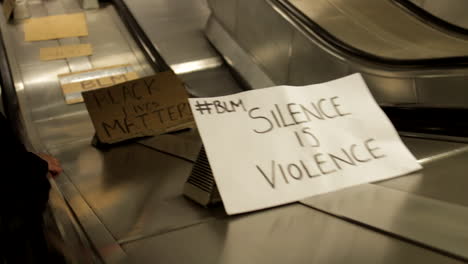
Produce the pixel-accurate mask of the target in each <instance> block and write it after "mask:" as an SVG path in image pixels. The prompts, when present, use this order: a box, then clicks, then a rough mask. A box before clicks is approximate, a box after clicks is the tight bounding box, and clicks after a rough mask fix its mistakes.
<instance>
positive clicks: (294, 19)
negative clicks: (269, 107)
mask: <svg viewBox="0 0 468 264" xmlns="http://www.w3.org/2000/svg"><path fill="white" fill-rule="evenodd" d="M413 2H418V1H413ZM79 3H80V1H77V0H49V1H31V2H30V10H31V12H32V16H33V17H39V16H46V15H56V14H65V13H75V12H85V14H86V17H87V22H88V28H89V36H88V37H77V38H69V39H62V40H51V41H46V42H29V43H28V42H24V40H23V32H22V27H23V22H22V21H21V20H16V21H14V22H13V23H6V22H5V19H4V18H3V17H0V28H1V31H2V37H3V42H2V43H3V45H4V46H5V47H4V49H3V50H4V52H5V54H6V56H4V58H7V60H4V61H2V63H3V64H2V65H1V70H2V71H1V73H2V84H1V85H2V91H3V93H2V96H3V97H4V98H5V96H6V98H7V100H6V102H8V104H7V105H5V109H6V112H7V114H8V115H9V116H10V117H13V120H18V121H21V122H16V123H15V124H14V125H15V127H17V129H18V131H19V133H21V134H22V135H24V137H25V139H27V142H29V144H28V145H29V148H30V149H33V150H35V151H42V152H49V153H51V154H53V155H54V156H56V157H57V158H59V159H60V160H61V161H62V164H63V167H64V171H65V172H64V175H62V176H61V177H59V178H57V179H56V182H53V183H54V186H55V187H54V188H53V191H54V193H53V195H51V197H52V198H51V206H50V207H51V208H52V209H51V210H52V212H53V215H54V216H55V217H56V221H57V222H58V225H60V226H61V228H60V229H61V233H62V236H63V237H64V239H63V240H64V242H65V244H67V245H68V247H69V248H71V249H72V250H71V251H72V252H79V253H78V254H75V255H77V256H78V257H76V256H75V259H76V258H77V259H79V260H76V261H77V263H93V262H94V263H100V262H103V263H155V262H161V263H286V262H287V263H296V262H307V263H310V262H314V261H315V262H316V263H324V262H327V263H332V262H333V263H349V262H351V263H353V262H356V263H358V262H359V263H376V262H377V261H379V262H380V263H395V262H402V261H408V259H410V260H411V261H415V262H416V261H420V262H425V263H441V262H444V263H462V262H464V261H467V260H468V252H466V251H465V250H463V248H462V249H460V247H462V246H463V245H467V244H466V243H467V241H468V237H467V236H466V234H468V232H466V233H463V232H464V231H465V229H466V227H465V226H464V225H463V224H462V223H464V222H466V220H468V207H467V206H468V196H467V195H466V194H465V192H464V191H463V188H460V187H457V186H466V183H467V180H466V177H464V172H465V171H466V169H467V167H466V163H465V162H463V160H464V159H466V158H467V157H468V148H467V145H466V143H467V142H468V139H467V138H468V121H466V118H464V117H466V113H467V110H466V109H467V108H468V100H466V98H468V96H466V95H467V93H468V92H467V89H466V83H467V80H468V45H466V44H468V35H464V34H463V32H460V31H457V30H453V29H451V28H450V27H445V26H444V25H441V24H440V23H438V22H437V21H432V20H431V21H432V22H434V23H426V22H424V21H428V18H427V17H423V18H421V16H420V15H421V14H419V13H418V14H416V13H412V11H411V9H410V8H406V7H404V6H402V5H400V4H398V3H397V1H384V0H380V1H371V0H367V1H365V0H359V1H338V0H320V1H299V0H290V1H287V0H208V1H207V2H205V1H200V0H177V1H175V0H172V1H168V0H153V1H148V0H108V1H103V2H101V3H100V8H99V9H97V10H83V9H82V8H81V7H80V4H79ZM420 3H422V1H419V2H418V3H416V4H420ZM428 12H430V11H428ZM376 14H377V15H376ZM389 21H391V22H392V23H389ZM439 22H440V21H439ZM436 24H437V25H436ZM458 26H460V25H458ZM408 32H411V33H410V34H409V33H408ZM78 43H91V44H92V45H93V47H94V53H93V55H92V56H89V57H79V58H71V59H66V60H58V61H50V62H41V61H39V60H38V58H37V57H38V55H37V54H38V50H39V48H40V47H46V46H56V45H67V44H78ZM122 64H130V65H131V67H132V69H133V70H134V71H135V72H137V73H138V75H139V76H141V77H143V76H148V75H151V74H154V73H156V72H161V71H166V70H170V69H171V70H173V71H174V72H175V73H176V74H178V76H179V77H180V78H181V79H182V80H183V81H184V82H185V84H186V86H187V91H188V92H189V93H190V95H191V96H194V97H202V96H207V97H208V96H220V95H227V94H233V93H237V92H240V91H244V90H248V89H259V88H264V87H269V86H273V85H280V84H288V85H306V84H311V83H319V82H324V81H328V80H331V79H335V78H339V77H342V76H345V75H348V74H351V73H355V72H360V73H361V74H363V76H364V78H365V80H366V82H367V84H368V86H369V87H370V89H371V91H372V93H373V95H374V97H375V98H376V100H377V101H378V102H379V103H380V105H381V106H382V107H383V108H384V110H385V111H386V112H387V114H388V115H389V117H390V118H391V119H392V121H393V122H394V124H395V125H396V127H397V129H398V130H399V131H400V133H401V135H402V136H403V141H404V142H405V143H406V144H407V146H408V148H409V149H410V150H411V151H412V152H413V153H414V155H415V156H416V158H417V159H418V160H419V162H421V163H422V164H423V166H424V167H425V170H424V171H423V172H422V173H416V174H413V175H409V176H405V177H400V178H397V179H392V180H388V181H385V182H381V183H376V184H366V185H363V186H359V187H356V188H349V189H347V190H344V191H340V192H337V193H335V194H328V195H324V196H319V197H313V198H310V199H306V200H304V201H301V202H300V203H296V204H292V205H286V206H282V207H278V208H274V209H271V210H266V211H261V212H255V213H250V214H245V215H240V216H235V217H228V216H227V215H226V214H225V212H224V210H223V208H222V206H215V207H213V208H203V207H200V206H199V205H197V204H194V203H193V202H191V201H189V200H187V199H185V198H184V197H183V195H182V186H183V184H184V182H185V180H186V179H187V177H188V176H189V174H190V171H191V169H192V166H193V162H194V160H195V158H196V156H197V154H198V151H199V149H200V147H201V140H200V137H199V135H198V133H197V131H196V130H189V131H183V132H178V133H171V134H167V135H162V136H158V137H154V138H150V139H145V140H142V141H130V142H125V143H123V144H119V145H118V146H115V147H111V148H106V149H98V148H95V147H93V146H91V141H92V137H93V135H94V128H93V127H92V124H91V121H90V119H89V116H88V113H87V111H86V108H85V106H84V105H83V104H74V105H67V104H66V103H65V100H64V98H63V95H62V91H61V89H60V83H59V81H58V77H57V76H58V75H59V74H64V73H70V72H76V71H83V70H90V69H93V68H100V67H107V66H111V65H122ZM441 87H442V88H441ZM15 117H16V118H15ZM442 178H443V180H442ZM355 204H361V205H363V206H362V207H361V209H362V210H361V209H359V210H358V209H357V208H356V206H355ZM380 215H385V218H382V217H379V216H380ZM385 219H387V221H385ZM426 219H431V220H432V222H438V223H440V225H438V226H437V225H436V226H434V225H431V221H426ZM446 226H450V228H446V229H444V227H446ZM416 227H419V229H418V228H416ZM434 227H438V228H439V230H431V232H429V233H431V235H429V236H424V234H425V233H428V232H427V231H426V232H424V228H434ZM426 230H427V229H426ZM410 231H412V232H410ZM251 234H255V235H251ZM463 234H465V235H463ZM441 236H444V240H441V239H440V237H441ZM278 241H279V242H278ZM281 241H283V242H284V243H283V242H281ZM317 241H319V243H318V244H319V245H320V246H317V247H316V249H314V250H311V247H310V245H311V244H317ZM457 243H458V244H457ZM370 248H372V249H373V250H370ZM338 249H347V250H342V251H340V250H338ZM83 252H85V253H83ZM281 252H283V253H281ZM284 252H289V253H288V254H286V253H284ZM70 255H74V254H71V253H70ZM79 257H81V258H79Z"/></svg>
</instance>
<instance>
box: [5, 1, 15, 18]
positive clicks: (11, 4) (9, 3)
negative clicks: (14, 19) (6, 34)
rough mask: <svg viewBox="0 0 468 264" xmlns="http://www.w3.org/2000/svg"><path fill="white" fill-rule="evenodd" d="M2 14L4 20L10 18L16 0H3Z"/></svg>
mask: <svg viewBox="0 0 468 264" xmlns="http://www.w3.org/2000/svg"><path fill="white" fill-rule="evenodd" d="M2 6H3V16H5V20H6V21H8V20H10V17H11V15H12V14H13V10H14V9H15V6H16V2H15V0H3V5H2Z"/></svg>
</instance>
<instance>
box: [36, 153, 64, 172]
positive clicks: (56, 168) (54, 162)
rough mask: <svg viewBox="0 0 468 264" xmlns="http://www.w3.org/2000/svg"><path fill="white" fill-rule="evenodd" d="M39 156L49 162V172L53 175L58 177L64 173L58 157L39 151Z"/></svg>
mask: <svg viewBox="0 0 468 264" xmlns="http://www.w3.org/2000/svg"><path fill="white" fill-rule="evenodd" d="M37 156H39V157H40V158H41V159H43V160H45V161H46V162H47V166H48V169H49V173H50V175H51V176H52V177H57V176H59V175H60V173H62V171H63V169H62V167H61V166H60V161H58V159H56V158H54V157H52V156H51V155H49V154H45V153H39V154H37Z"/></svg>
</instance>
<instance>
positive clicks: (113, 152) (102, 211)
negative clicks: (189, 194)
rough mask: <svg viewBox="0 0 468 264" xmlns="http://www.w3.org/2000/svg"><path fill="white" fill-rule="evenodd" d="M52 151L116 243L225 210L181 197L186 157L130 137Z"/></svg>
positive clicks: (73, 144) (220, 213) (188, 163)
mask: <svg viewBox="0 0 468 264" xmlns="http://www.w3.org/2000/svg"><path fill="white" fill-rule="evenodd" d="M53 153H54V154H55V155H56V156H57V157H59V158H60V160H61V161H62V164H63V167H64V169H65V171H66V172H70V173H69V174H68V176H69V177H70V181H71V182H72V183H73V185H74V186H76V188H77V190H78V191H79V192H80V194H81V196H80V197H82V198H81V199H83V200H84V201H86V203H87V204H88V205H89V206H90V208H91V209H92V210H93V211H94V213H95V214H96V216H97V217H98V218H99V219H100V221H102V223H103V224H104V226H105V227H106V229H107V230H108V231H109V232H110V233H111V234H112V236H113V237H114V238H115V240H116V241H119V243H122V242H126V243H127V242H129V241H133V240H137V239H141V238H144V237H148V236H152V235H155V234H159V233H162V232H167V231H169V230H173V229H178V228H181V227H184V226H189V225H193V224H197V223H200V222H204V221H207V220H209V219H212V218H213V217H217V216H223V215H225V213H224V211H222V209H221V210H206V209H205V208H202V207H200V206H199V205H197V204H195V203H193V202H192V201H190V200H188V199H186V198H184V197H183V195H182V188H183V184H184V182H185V180H186V179H187V177H188V175H189V174H190V170H191V168H192V163H191V162H188V161H184V160H182V159H178V158H175V157H172V156H169V155H167V154H163V153H161V152H158V151H154V150H152V149H150V148H147V147H144V146H141V145H140V144H132V143H129V144H123V145H121V146H115V147H112V148H110V149H108V150H106V151H100V150H97V149H95V148H93V147H92V146H90V142H89V141H83V142H77V143H72V144H68V145H65V146H61V147H60V148H58V149H56V150H54V152H53ZM116 219H118V221H116Z"/></svg>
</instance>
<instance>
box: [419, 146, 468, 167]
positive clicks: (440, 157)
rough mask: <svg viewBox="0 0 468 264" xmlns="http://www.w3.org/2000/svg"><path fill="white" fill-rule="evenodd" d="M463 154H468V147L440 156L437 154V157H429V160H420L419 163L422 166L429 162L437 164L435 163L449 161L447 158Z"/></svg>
mask: <svg viewBox="0 0 468 264" xmlns="http://www.w3.org/2000/svg"><path fill="white" fill-rule="evenodd" d="M463 152H465V153H468V146H465V147H462V148H459V149H455V150H453V151H449V152H444V153H440V154H437V155H434V156H431V157H427V158H424V159H420V160H418V162H419V163H421V164H425V163H429V162H435V161H438V160H442V159H447V158H450V157H453V156H456V155H458V154H461V153H463Z"/></svg>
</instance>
